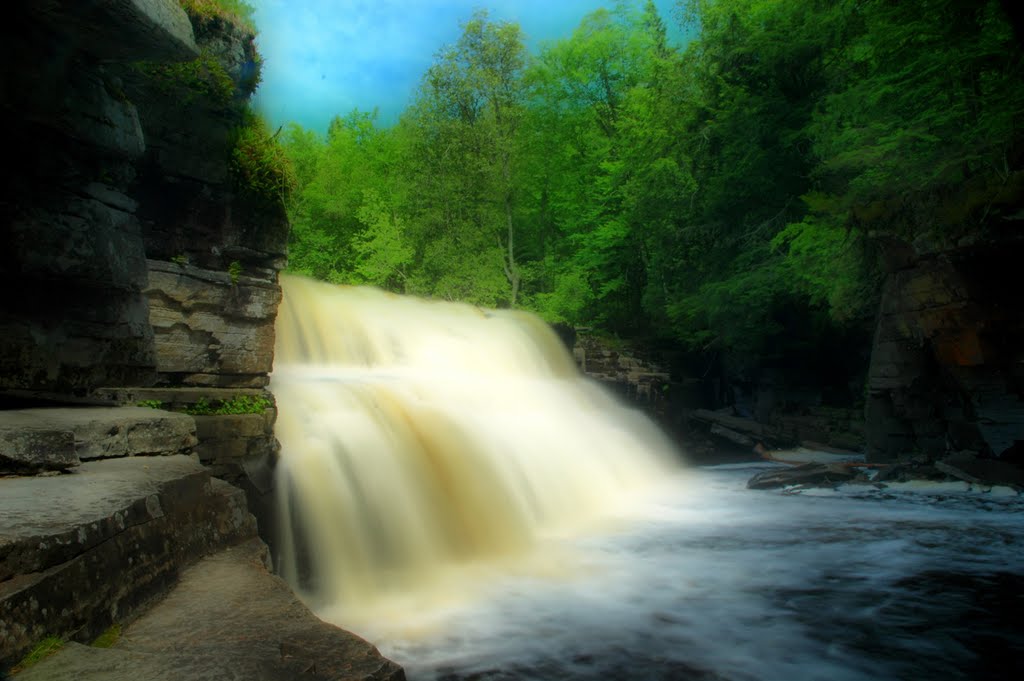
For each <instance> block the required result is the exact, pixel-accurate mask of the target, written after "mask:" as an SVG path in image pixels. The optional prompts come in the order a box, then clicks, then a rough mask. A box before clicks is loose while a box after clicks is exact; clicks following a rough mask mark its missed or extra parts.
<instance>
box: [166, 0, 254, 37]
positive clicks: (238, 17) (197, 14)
mask: <svg viewBox="0 0 1024 681" xmlns="http://www.w3.org/2000/svg"><path fill="white" fill-rule="evenodd" d="M178 4H180V5H181V6H182V8H183V9H184V10H185V12H186V13H187V14H188V15H189V18H190V19H192V20H193V21H194V22H198V23H207V22H211V21H216V20H221V21H232V22H236V23H241V24H242V25H243V26H246V27H247V28H249V29H250V30H255V24H254V23H253V14H254V13H255V12H256V9H255V8H254V7H253V6H252V5H251V4H249V3H248V2H245V1H244V0H178Z"/></svg>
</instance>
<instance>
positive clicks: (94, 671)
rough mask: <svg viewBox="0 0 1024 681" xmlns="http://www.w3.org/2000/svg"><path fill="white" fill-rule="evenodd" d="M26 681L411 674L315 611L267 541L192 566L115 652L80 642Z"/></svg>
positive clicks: (267, 680) (351, 678)
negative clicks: (279, 567) (272, 561)
mask: <svg viewBox="0 0 1024 681" xmlns="http://www.w3.org/2000/svg"><path fill="white" fill-rule="evenodd" d="M17 678H18V681H72V680H74V681H138V679H146V680H147V681H178V680H179V679H193V680H195V681H206V680H209V681H221V680H223V679H258V680H260V681H286V680H287V681H292V680H296V681H297V680H298V679H308V680H309V681H316V680H323V681H326V680H331V681H402V680H403V679H404V678H405V674H404V672H403V670H402V668H401V667H399V666H398V665H397V664H395V663H393V662H391V661H390V660H387V659H386V658H384V657H382V656H381V655H380V653H379V652H378V651H377V649H376V648H374V647H373V646H372V645H371V644H369V643H368V642H366V641H364V640H363V639H361V638H359V637H358V636H355V635H354V634H350V633H348V632H346V631H344V630H342V629H339V628H337V627H335V626H333V625H330V624H326V623H324V622H322V621H320V620H319V619H317V618H316V616H315V615H313V613H312V612H310V610H309V609H308V608H307V607H306V606H305V605H303V604H302V603H301V602H299V601H298V599H296V597H295V596H294V594H293V593H292V592H291V590H290V589H289V588H288V585H287V584H285V583H284V581H282V580H281V579H280V578H279V577H276V576H275V575H273V574H271V573H270V572H269V571H268V569H267V550H266V546H265V545H264V544H263V543H262V542H260V541H259V540H258V539H256V540H251V541H248V542H245V543H243V544H240V545H238V546H235V547H232V548H230V549H226V550H224V551H221V552H219V553H217V554H215V555H212V556H209V557H208V558H206V559H204V560H202V561H200V562H199V563H197V564H196V565H194V566H192V567H190V568H188V569H187V570H185V571H184V572H183V573H182V575H181V580H180V582H179V583H178V584H177V586H175V588H174V589H173V590H172V591H171V593H170V594H169V595H168V596H167V597H166V598H165V599H164V600H162V601H161V602H160V603H158V604H157V605H156V606H155V607H153V608H152V609H151V610H149V611H148V612H146V613H145V614H143V615H142V616H141V617H140V618H139V619H138V620H136V621H135V622H133V623H132V624H131V625H129V626H128V627H126V628H125V630H124V632H123V634H122V636H121V639H120V640H119V641H118V642H117V644H116V645H115V646H114V647H113V648H110V649H97V648H89V647H87V646H79V645H70V646H67V647H66V648H64V649H63V650H61V651H60V652H59V653H57V654H56V655H54V656H53V657H50V658H48V659H46V660H44V661H42V662H40V663H39V664H37V665H36V666H34V667H32V668H30V669H28V670H26V671H25V672H23V673H21V674H19V675H18V677H17Z"/></svg>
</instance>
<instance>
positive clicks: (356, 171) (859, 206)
mask: <svg viewBox="0 0 1024 681" xmlns="http://www.w3.org/2000/svg"><path fill="white" fill-rule="evenodd" d="M678 18H679V20H681V21H682V22H683V23H684V24H685V25H686V26H687V27H688V29H689V30H690V31H691V34H692V35H694V38H693V40H692V41H691V42H690V43H689V44H688V45H686V47H685V48H676V47H673V46H672V45H670V44H669V41H668V39H667V37H666V28H665V23H664V19H663V18H662V17H660V16H659V15H658V12H657V10H656V8H655V6H654V4H653V3H652V2H644V3H640V2H632V3H631V2H623V3H618V4H616V5H615V9H614V10H603V9H602V10H598V11H596V12H594V13H592V14H590V15H588V16H587V17H585V18H584V19H583V21H582V22H581V23H580V25H579V27H578V28H577V29H576V31H575V32H574V33H573V34H572V35H571V36H570V37H568V38H566V39H563V40H559V41H556V42H553V43H549V44H546V45H544V46H543V47H542V48H541V49H540V51H539V52H538V53H537V54H533V55H530V54H528V53H527V51H526V49H525V47H524V42H523V36H522V34H521V32H520V31H519V28H518V26H516V25H515V24H512V23H507V22H495V21H492V20H491V19H490V18H489V17H488V15H487V14H486V13H484V12H480V13H477V14H475V15H474V16H473V17H472V18H471V19H470V20H469V21H467V22H466V24H465V25H464V26H463V34H462V37H461V38H460V39H459V40H458V41H457V42H456V43H455V44H454V45H452V46H449V47H447V48H445V49H443V50H442V51H441V52H439V53H438V55H437V57H436V59H435V62H434V65H433V66H431V68H430V69H429V70H428V71H427V73H426V74H425V76H424V78H423V81H422V85H421V87H420V90H419V93H418V96H417V97H416V99H415V101H414V102H413V103H412V104H411V105H410V106H409V107H408V109H407V110H406V111H405V113H404V114H403V116H402V118H401V120H400V121H399V123H398V124H396V125H394V126H392V127H389V128H383V127H381V126H379V125H377V122H376V118H375V115H373V114H367V113H365V112H360V111H354V112H352V113H351V114H349V115H346V116H339V117H337V118H336V119H335V120H334V122H333V123H332V124H331V126H330V129H329V130H328V132H327V135H326V138H322V137H320V136H318V135H316V134H314V133H312V132H310V131H307V130H303V129H301V128H299V127H297V126H292V127H291V128H289V129H288V130H287V131H286V132H285V135H284V139H285V146H286V149H287V151H288V155H289V157H290V158H291V160H292V162H293V163H294V167H295V173H296V180H297V185H296V190H295V193H294V199H293V201H292V202H291V204H290V212H291V217H292V222H293V227H294V229H293V235H292V244H291V267H292V268H293V269H294V270H296V271H299V272H304V273H307V274H311V275H313V276H316V277H319V278H322V279H327V280H331V281H336V282H345V283H368V284H375V285H378V286H383V287H385V288H388V289H390V290H394V291H400V292H409V293H417V294H424V295H430V296H436V297H442V298H452V299H461V300H468V301H472V302H475V303H479V304H484V305H499V306H502V305H515V306H521V307H525V308H529V309H533V310H536V311H538V312H540V313H541V314H542V315H544V316H545V317H546V318H548V319H550V320H561V321H566V322H570V323H573V324H581V325H589V326H594V327H597V328H599V329H603V330H605V331H608V332H612V333H619V334H624V335H630V336H636V335H638V334H644V335H656V336H662V337H665V336H667V337H670V338H671V339H673V340H675V341H677V342H681V343H682V344H684V345H685V346H687V347H690V348H693V349H697V350H700V349H711V348H714V349H722V350H728V351H730V352H732V353H733V354H735V355H748V356H757V357H773V356H777V355H779V353H781V352H788V353H790V354H791V355H792V354H793V353H796V355H799V354H800V353H803V352H805V351H807V350H808V349H809V348H813V347H815V346H816V345H817V344H819V343H821V342H823V340H824V339H828V338H835V337H838V336H843V335H844V334H851V333H852V334H855V335H857V334H859V335H860V336H861V337H862V338H863V337H865V335H866V334H867V333H868V329H869V327H870V320H871V318H872V317H873V315H874V312H875V308H876V305H877V295H878V290H877V289H878V281H879V275H878V273H877V251H878V250H879V249H880V247H881V246H880V244H881V243H882V241H883V240H884V239H885V238H888V237H899V238H902V239H908V240H910V239H915V238H927V239H931V240H937V241H939V242H951V243H955V240H956V239H957V238H959V236H960V235H961V234H962V233H964V232H969V233H971V234H974V235H978V234H984V233H985V231H986V230H989V229H992V228H993V225H997V224H998V223H999V222H1000V220H999V219H998V218H999V214H1000V210H1001V209H1000V205H1001V203H1003V202H1006V201H1007V200H1010V199H1015V198H1019V193H1020V192H1019V186H1020V184H1021V183H1020V181H1019V177H1020V171H1021V166H1022V159H1024V155H1022V151H1024V144H1022V143H1024V132H1022V131H1024V83H1022V52H1021V49H1020V45H1019V43H1018V42H1017V41H1016V39H1015V36H1014V33H1013V30H1012V27H1011V25H1010V23H1009V21H1008V19H1007V17H1006V15H1005V13H1004V10H1003V7H1002V4H1001V3H1000V2H998V1H997V0H984V1H981V2H977V1H974V0H971V1H968V0H929V1H928V2H914V3H892V2H886V1H884V0H867V1H862V0H838V1H837V2H829V3H822V2H818V1H817V0H785V1H782V0H681V1H680V2H679V3H678ZM782 348H785V351H783V350H782ZM796 355H795V356H796Z"/></svg>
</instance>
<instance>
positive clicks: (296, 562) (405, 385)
mask: <svg viewBox="0 0 1024 681" xmlns="http://www.w3.org/2000/svg"><path fill="white" fill-rule="evenodd" d="M282 288H283V291H284V300H283V303H282V305H281V308H280V311H279V317H278V322H277V348H276V355H275V367H274V374H273V379H272V385H271V388H272V390H273V392H274V394H275V396H276V399H277V403H278V408H279V415H278V420H277V426H276V433H277V437H278V439H279V440H280V442H281V447H282V452H281V461H280V464H279V468H278V483H277V489H278V490H279V492H278V493H279V504H278V506H279V509H280V510H281V514H282V515H281V522H280V528H279V532H280V540H281V541H280V544H281V546H280V566H279V567H280V570H281V572H282V574H283V575H284V576H285V577H286V578H287V579H288V580H289V581H290V582H291V583H292V584H293V586H295V587H296V589H297V590H298V591H299V592H300V593H301V594H303V596H304V598H305V599H306V600H307V601H308V602H310V603H311V604H312V605H313V606H314V607H315V608H316V609H317V610H318V611H319V612H320V613H321V615H322V616H325V617H327V618H331V613H336V612H339V611H340V612H349V611H353V610H355V609H358V608H359V607H361V606H365V605H367V604H369V603H373V602H379V601H381V600H384V599H387V598H388V597H389V596H394V595H401V594H403V593H409V592H416V591H424V590H428V588H427V586H426V585H429V584H431V583H439V582H440V581H441V575H442V574H444V573H445V571H446V570H449V569H450V568H451V567H452V566H457V565H465V564H467V563H472V562H473V561H472V560H470V559H477V558H488V557H490V558H498V557H501V556H507V555H509V554H519V553H522V549H525V548H526V547H528V546H530V545H531V544H533V543H534V542H535V541H536V540H537V539H538V538H539V537H540V536H542V535H544V534H546V533H551V532H558V531H560V530H564V529H565V528H567V527H570V526H572V525H574V524H577V523H580V522H583V521H586V520H587V519H589V518H592V517H594V516H596V515H600V514H601V513H605V512H609V511H612V510H614V507H615V504H616V503H617V502H618V501H621V500H623V499H625V498H626V497H627V496H628V495H629V493H630V491H631V490H635V489H638V488H641V487H643V486H644V485H646V484H648V483H650V482H652V481H654V480H657V479H658V478H659V477H660V476H661V475H662V474H663V473H664V472H666V471H667V470H669V469H670V468H671V467H672V466H673V465H675V462H676V461H677V460H678V459H677V458H676V457H675V455H674V453H673V452H672V451H671V447H670V446H669V445H668V444H667V442H666V441H665V440H664V439H663V437H662V436H661V435H660V434H659V432H658V431H657V429H656V428H655V427H654V426H653V425H652V424H651V423H650V422H648V421H647V420H646V419H645V418H644V417H643V416H642V415H640V414H638V413H636V412H634V411H632V410H629V409H626V408H624V407H622V406H620V405H618V403H617V402H616V401H615V400H614V399H613V398H612V397H610V396H609V395H607V394H606V393H605V392H603V391H602V390H601V389H600V388H599V387H597V386H596V385H593V384H592V383H590V382H588V381H587V380H585V379H583V378H582V377H581V376H580V375H579V373H578V372H577V370H576V367H575V366H574V364H573V362H572V359H571V357H570V356H569V354H568V352H567V351H566V349H565V348H564V347H563V345H562V343H561V342H560V340H559V339H558V337H557V336H556V335H555V333H554V332H553V331H552V330H551V329H550V328H549V327H548V326H547V325H546V324H544V323H543V322H541V321H540V320H538V319H537V318H535V317H533V316H531V315H528V314H524V313H520V312H513V311H484V310H481V309H478V308H475V307H472V306H469V305H463V304H454V303H445V302H430V301H424V300H419V299H415V298H411V297H400V296H395V295H392V294H388V293H384V292H382V291H379V290H375V289H367V288H353V287H340V286H333V285H330V284H324V283H320V282H315V281H312V280H308V279H304V278H296V277H282ZM342 616H344V615H338V617H342Z"/></svg>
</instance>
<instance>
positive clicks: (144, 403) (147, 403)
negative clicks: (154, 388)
mask: <svg viewBox="0 0 1024 681" xmlns="http://www.w3.org/2000/svg"><path fill="white" fill-rule="evenodd" d="M135 406H136V407H149V408H150V409H163V408H164V403H163V402H161V401H160V400H139V401H138V402H136V403H135Z"/></svg>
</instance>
